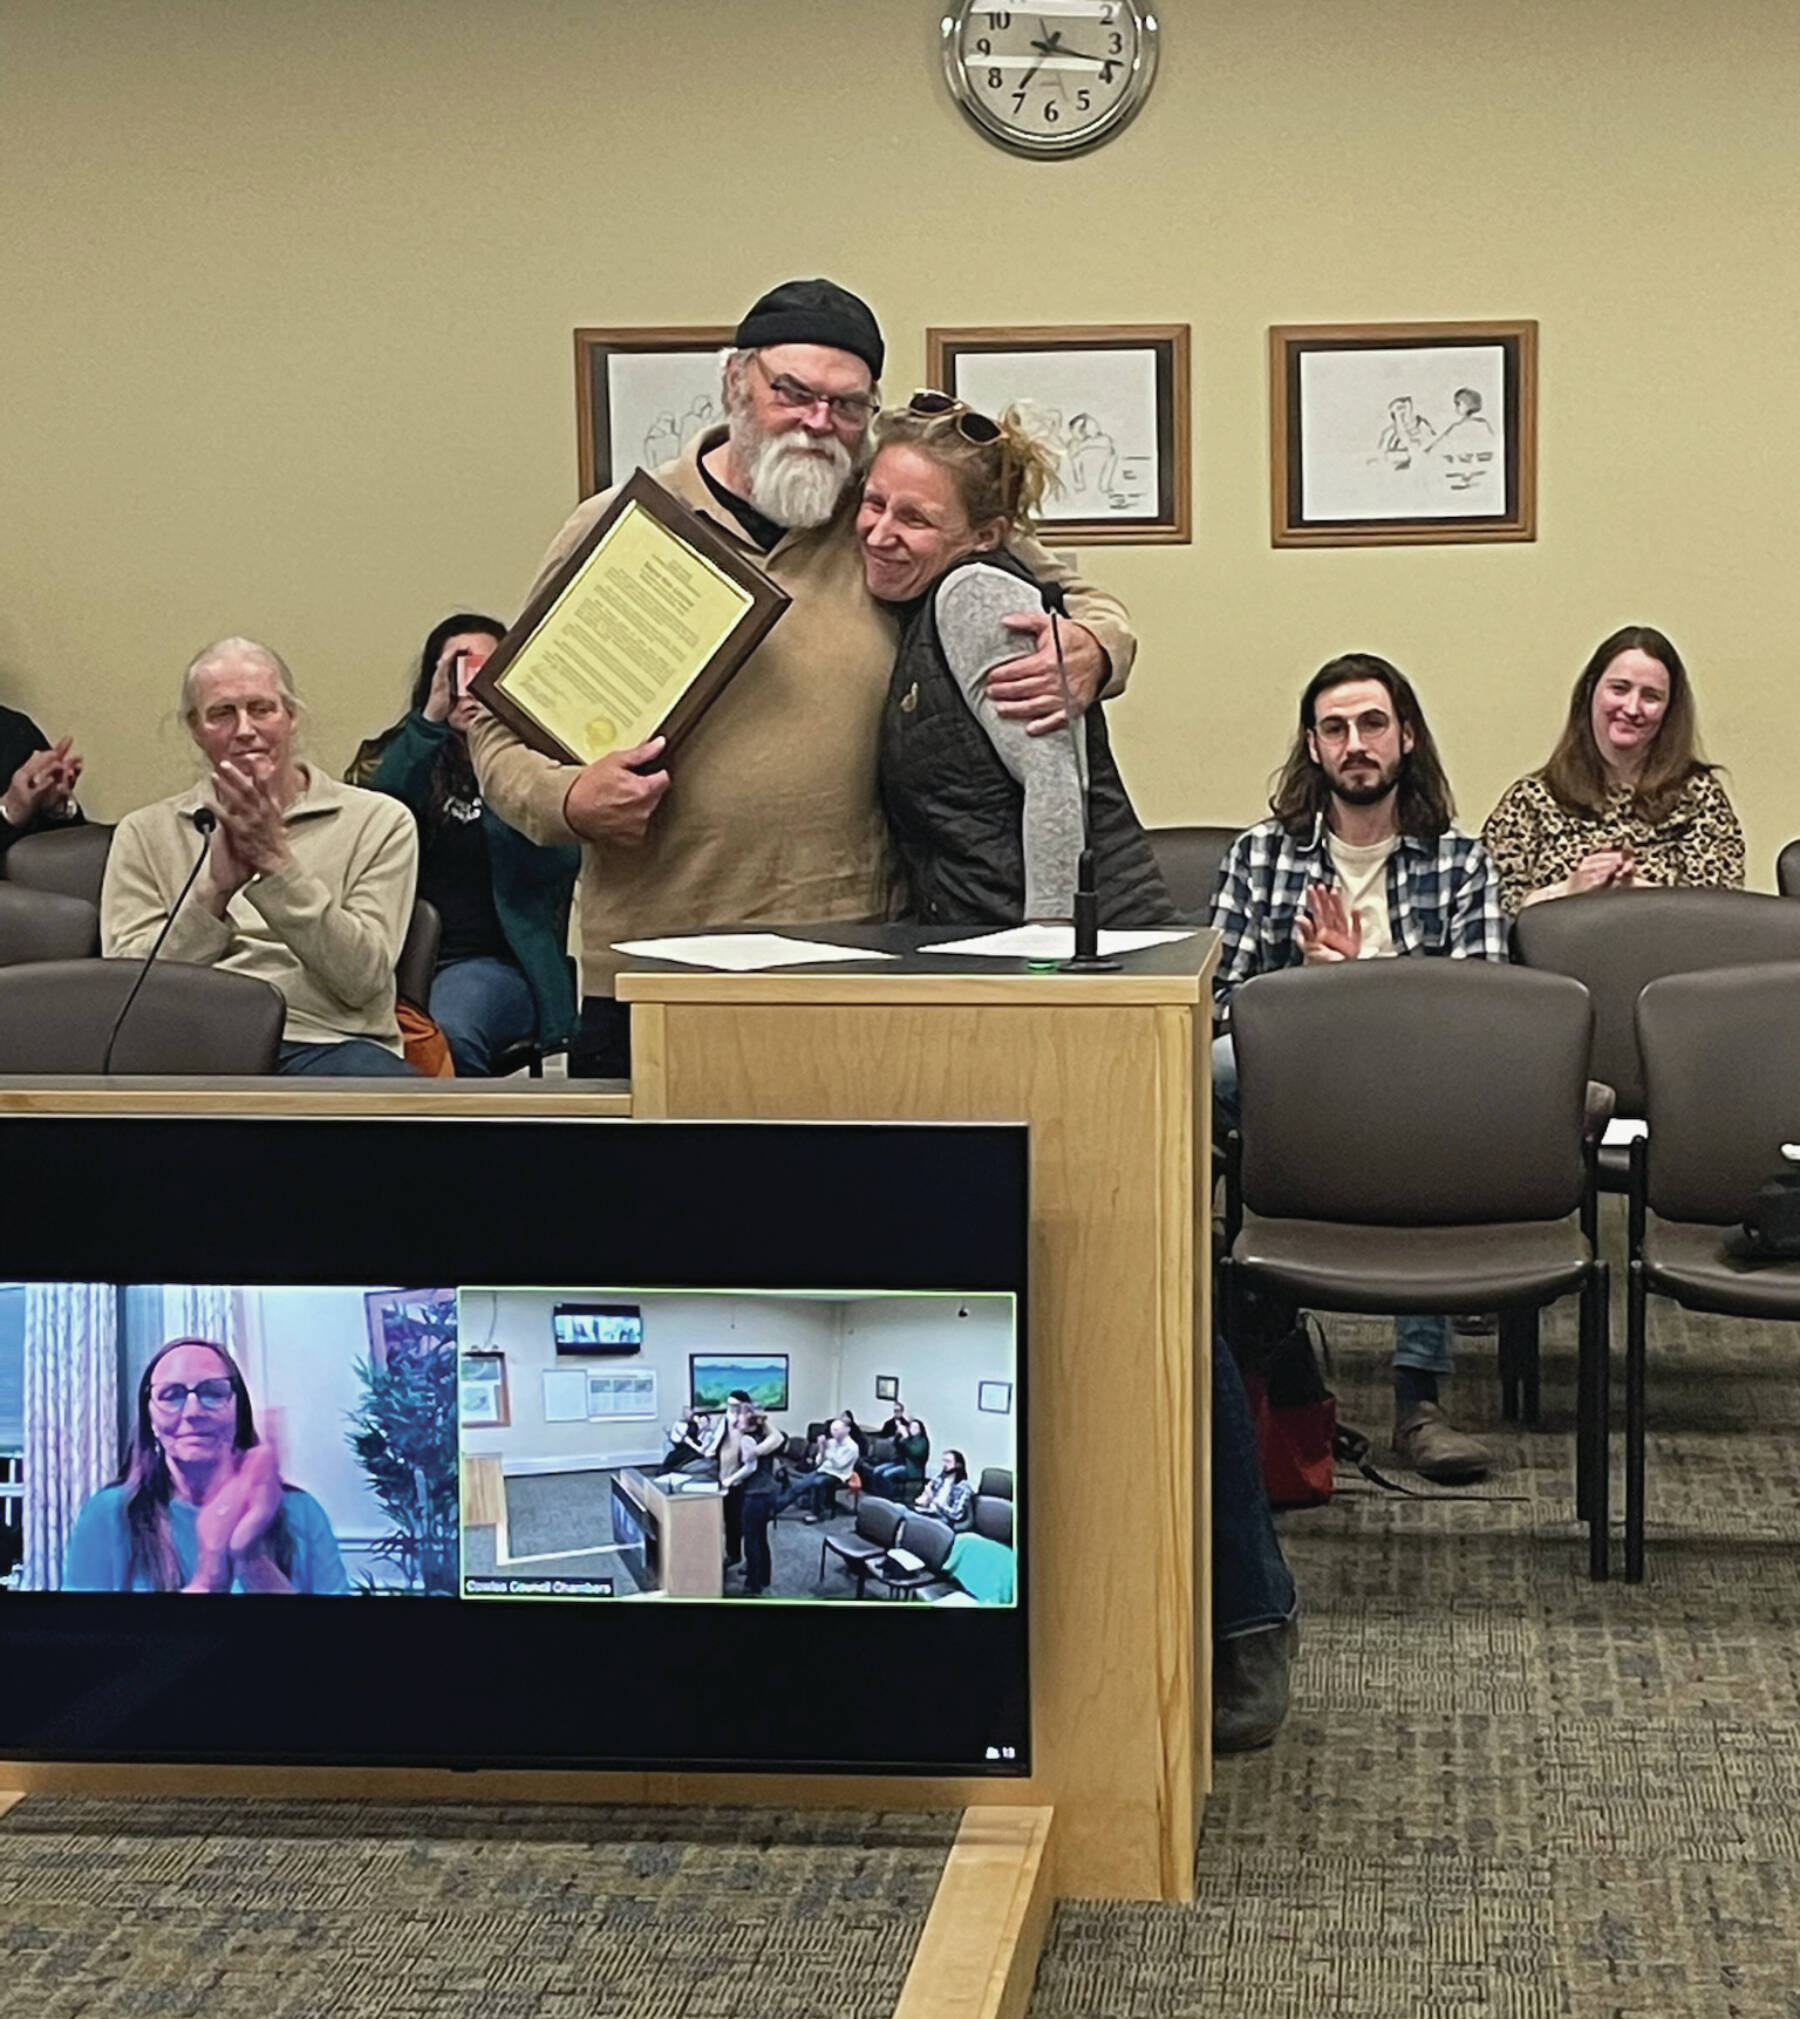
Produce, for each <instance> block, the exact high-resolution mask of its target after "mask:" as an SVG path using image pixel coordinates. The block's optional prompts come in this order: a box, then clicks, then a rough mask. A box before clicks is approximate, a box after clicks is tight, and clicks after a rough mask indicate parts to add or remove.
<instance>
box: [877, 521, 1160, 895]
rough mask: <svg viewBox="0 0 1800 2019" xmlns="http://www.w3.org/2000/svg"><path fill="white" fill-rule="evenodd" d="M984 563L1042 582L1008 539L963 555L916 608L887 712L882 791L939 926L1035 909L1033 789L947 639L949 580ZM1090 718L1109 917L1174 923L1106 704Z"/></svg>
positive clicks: (905, 857) (1098, 854) (1098, 878)
mask: <svg viewBox="0 0 1800 2019" xmlns="http://www.w3.org/2000/svg"><path fill="white" fill-rule="evenodd" d="M976 563H985V564H986V565H987V566H989V567H995V568H1001V569H1004V570H1005V572H1006V573H1008V574H1010V575H1016V576H1018V577H1019V579H1020V580H1021V581H1023V582H1030V583H1031V584H1032V586H1033V587H1034V588H1035V587H1037V586H1038V584H1037V578H1036V577H1035V576H1034V575H1033V574H1032V573H1031V572H1030V570H1029V569H1027V568H1026V567H1024V566H1023V565H1022V564H1021V563H1020V562H1019V561H1018V560H1016V559H1015V558H1014V556H1013V555H1011V554H1009V553H1008V552H1007V551H1006V550H1005V549H1004V548H1001V549H999V550H997V551H996V552H993V553H986V554H969V555H967V556H965V557H964V558H963V559H962V560H961V561H957V562H954V563H953V564H952V566H951V568H949V569H946V570H945V573H944V575H940V576H939V577H938V580H937V581H936V582H934V583H933V584H932V585H931V588H930V590H929V591H928V592H927V593H926V594H925V595H924V596H923V597H921V598H919V599H918V601H917V602H915V603H913V604H911V605H908V606H907V607H906V609H905V611H904V614H903V617H902V622H901V631H900V648H899V651H898V653H897V655H896V657H895V660H894V673H893V679H892V680H891V681H890V683H889V686H888V697H887V705H886V707H885V708H884V709H883V711H882V718H881V801H882V808H883V810H884V811H885V813H886V815H887V822H888V831H889V833H890V834H891V835H892V837H893V841H894V847H895V851H896V853H897V854H898V856H899V859H900V866H901V869H902V871H903V873H904V877H905V884H906V916H907V917H908V918H909V919H916V920H918V921H920V922H921V923H925V924H931V925H1017V924H1019V923H1020V922H1021V920H1022V919H1023V917H1024V910H1025V843H1024V834H1023V822H1024V811H1025V788H1024V787H1023V786H1022V785H1021V784H1020V783H1019V782H1018V780H1017V779H1016V778H1014V777H1013V775H1012V773H1011V772H1010V771H1008V770H1007V768H1006V766H1005V764H1004V763H1003V762H1002V761H1001V758H1000V755H999V753H998V751H996V750H995V748H994V746H993V744H992V742H991V741H990V740H989V738H988V734H987V731H986V730H985V729H983V728H982V726H981V724H980V722H979V721H978V720H977V719H976V717H975V714H974V712H973V710H972V709H971V708H970V707H969V704H968V702H967V701H966V700H965V699H964V698H963V692H962V689H961V687H959V686H958V685H957V680H956V675H955V674H954V673H953V672H952V671H951V670H950V662H949V660H948V659H947V658H946V657H945V655H944V648H943V644H942V642H941V641H940V639H939V637H938V629H937V617H936V609H935V604H936V596H937V591H938V588H939V586H940V584H941V583H942V582H943V581H944V580H945V579H946V577H947V576H948V575H949V574H951V573H953V572H954V571H955V569H956V568H962V567H969V566H972V565H974V564H976ZM1081 726H1083V727H1085V729H1086V732H1087V759H1088V778H1089V796H1088V831H1089V838H1090V841H1091V844H1092V847H1093V850H1094V885H1095V889H1096V891H1097V892H1098V894H1099V899H1100V922H1101V924H1102V925H1106V926H1153V925H1173V924H1175V923H1176V922H1177V921H1176V918H1175V907H1174V905H1173V903H1172V902H1171V901H1170V898H1169V893H1168V891H1167V889H1166V888H1165V887H1164V884H1163V880H1162V873H1161V872H1160V871H1159V870H1158V868H1157V866H1156V858H1155V856H1154V855H1153V854H1152V853H1151V850H1150V843H1149V839H1148V837H1147V836H1146V835H1145V833H1144V830H1143V827H1142V825H1141V824H1140V822H1139V820H1138V817H1137V815H1136V814H1135V813H1134V812H1133V811H1132V807H1131V801H1130V800H1129V799H1128V798H1127V797H1126V795H1125V785H1124V781H1123V780H1122V779H1121V778H1120V776H1119V767H1118V766H1117V764H1115V763H1114V761H1113V755H1112V746H1111V744H1110V742H1109V741H1108V738H1107V734H1106V717H1105V712H1104V710H1103V709H1102V707H1101V706H1100V704H1099V703H1098V702H1096V703H1095V704H1094V706H1093V707H1091V708H1090V709H1089V710H1088V711H1087V713H1086V714H1085V715H1084V716H1083V717H1082V718H1081ZM1051 733H1052V734H1053V735H1060V734H1062V733H1064V732H1062V731H1052V732H1051Z"/></svg>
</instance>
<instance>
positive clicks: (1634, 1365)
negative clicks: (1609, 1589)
mask: <svg viewBox="0 0 1800 2019" xmlns="http://www.w3.org/2000/svg"><path fill="white" fill-rule="evenodd" d="M1648 1301H1649V1300H1648V1294H1647V1292H1646V1290H1645V1286H1644V1265H1643V1263H1642V1262H1640V1261H1633V1262H1632V1264H1631V1274H1630V1276H1629V1278H1628V1279H1627V1281H1626V1285H1625V1581H1626V1583H1627V1584H1642V1583H1643V1581H1644V1372H1645V1370H1644V1357H1645V1352H1644V1349H1645V1340H1644V1330H1645V1323H1646V1319H1647V1315H1648V1314H1647V1305H1648Z"/></svg>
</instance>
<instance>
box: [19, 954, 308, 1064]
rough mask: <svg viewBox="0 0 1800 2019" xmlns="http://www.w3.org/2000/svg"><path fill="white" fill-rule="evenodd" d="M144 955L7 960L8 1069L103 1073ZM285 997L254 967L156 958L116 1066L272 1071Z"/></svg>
mask: <svg viewBox="0 0 1800 2019" xmlns="http://www.w3.org/2000/svg"><path fill="white" fill-rule="evenodd" d="M143 974H144V963H143V962H142V961H141V960H57V961H39V962H35V963H33V964H32V965H31V966H29V967H8V968H0V1073H97V1072H98V1071H99V1070H100V1067H101V1062H102V1060H103V1059H104V1058H105V1056H106V1046H107V1041H108V1039H109V1038H110V1037H111V1035H112V1028H113V1022H114V1019H115V1018H116V1017H117V1016H118V1014H119V1012H120V1010H121V1009H122V1008H123V1007H124V1004H125V999H126V997H127V996H128V995H129V994H130V993H131V990H132V987H133V985H134V984H135V983H136V981H137V979H138V977H139V976H140V975H143ZM286 1016H287V1004H286V1003H285V1002H284V1001H283V999H282V996H281V992H280V990H279V989H274V988H271V987H270V986H269V984H268V983H267V982H266V981H258V980H257V979H256V977H255V976H254V975H247V974H228V973H226V972H225V971H224V970H223V969H220V968H211V967H191V966H189V965H187V964H186V963H185V962H182V961H173V960H172V961H160V960H159V961H158V962H157V963H156V965H155V966H154V967H153V968H152V969H151V970H150V972H149V974H148V975H147V976H145V978H144V986H143V988H142V990H141V991H140V992H139V994H138V998H137V1001H136V1002H134V1003H133V1004H132V1006H131V1014H130V1015H129V1016H128V1017H127V1018H126V1019H125V1022H124V1024H123V1026H122V1027H121V1029H120V1031H119V1037H118V1042H117V1043H116V1044H115V1045H114V1047H113V1057H112V1070H113V1071H114V1072H115V1073H196V1074H199V1073H272V1072H273V1071H274V1070H275V1060H276V1056H277V1054H278V1052H279V1051H280V1048H281V1028H282V1024H283V1022H284V1020H285V1019H286Z"/></svg>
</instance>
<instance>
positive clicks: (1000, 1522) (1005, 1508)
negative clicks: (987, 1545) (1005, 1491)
mask: <svg viewBox="0 0 1800 2019" xmlns="http://www.w3.org/2000/svg"><path fill="white" fill-rule="evenodd" d="M970 1504H971V1506H972V1507H973V1509H974V1518H973V1519H972V1520H971V1521H970V1523H969V1526H970V1528H971V1529H973V1530H974V1532H975V1533H976V1534H977V1535H985V1536H986V1537H987V1539H988V1540H989V1542H1003V1543H1005V1544H1006V1546H1007V1548H1008V1549H1011V1547H1012V1539H1013V1504H1012V1502H1011V1501H1010V1500H1002V1499H1000V1497H999V1496H998V1495H997V1494H992V1493H978V1494H976V1496H975V1498H974V1500H973V1501H972V1502H971V1503H970Z"/></svg>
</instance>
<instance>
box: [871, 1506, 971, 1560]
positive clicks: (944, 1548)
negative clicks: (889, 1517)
mask: <svg viewBox="0 0 1800 2019" xmlns="http://www.w3.org/2000/svg"><path fill="white" fill-rule="evenodd" d="M955 1541H956V1531H955V1529H953V1528H952V1527H951V1526H950V1524H949V1523H948V1522H947V1521H939V1520H938V1518H937V1516H936V1515H935V1514H906V1515H903V1516H902V1517H901V1522H900V1535H899V1546H900V1548H902V1549H910V1550H911V1551H912V1553H913V1555H914V1556H916V1557H917V1558H918V1559H919V1561H920V1562H921V1563H923V1564H924V1566H925V1568H926V1569H927V1570H942V1569H943V1567H944V1565H945V1564H946V1563H948V1562H949V1560H950V1549H951V1545H952V1544H953V1543H954V1542H955ZM888 1547H889V1548H890V1549H891V1548H893V1547H894V1545H893V1544H892V1543H890V1544H889V1545H888Z"/></svg>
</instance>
